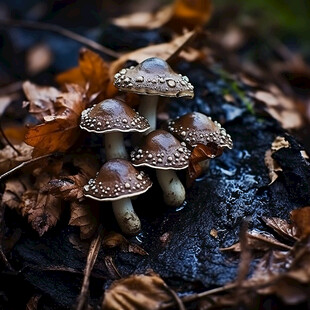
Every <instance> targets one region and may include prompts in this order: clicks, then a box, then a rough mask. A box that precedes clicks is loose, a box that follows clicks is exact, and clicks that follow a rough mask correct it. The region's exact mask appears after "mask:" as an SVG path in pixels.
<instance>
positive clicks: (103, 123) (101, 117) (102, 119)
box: [80, 99, 150, 160]
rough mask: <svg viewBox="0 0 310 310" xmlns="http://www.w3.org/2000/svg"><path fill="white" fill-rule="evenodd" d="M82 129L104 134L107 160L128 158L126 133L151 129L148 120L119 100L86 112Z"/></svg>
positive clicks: (83, 116) (95, 106) (108, 101)
mask: <svg viewBox="0 0 310 310" xmlns="http://www.w3.org/2000/svg"><path fill="white" fill-rule="evenodd" d="M80 128H82V129H85V130H87V131H88V132H95V133H103V134H104V137H105V138H104V139H105V151H106V158H107V160H109V159H111V158H124V159H127V158H128V154H127V151H126V148H125V145H124V141H123V133H124V132H143V131H145V130H147V129H148V128H150V125H149V122H148V120H147V119H146V118H145V117H144V116H141V115H139V113H138V112H136V111H135V110H133V109H132V108H131V107H129V106H128V105H126V104H125V102H123V101H121V100H118V99H106V100H103V101H102V102H100V103H98V104H96V105H93V106H92V107H90V108H88V109H86V110H84V111H83V112H82V115H81V123H80Z"/></svg>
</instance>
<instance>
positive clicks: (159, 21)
mask: <svg viewBox="0 0 310 310" xmlns="http://www.w3.org/2000/svg"><path fill="white" fill-rule="evenodd" d="M211 13H212V2H211V0H175V1H174V3H172V4H170V5H167V6H164V7H162V8H160V9H159V10H157V11H155V12H135V13H133V14H130V15H125V16H121V17H117V18H114V19H113V20H112V22H113V23H114V24H115V25H118V26H120V27H124V28H133V29H154V28H160V27H163V26H167V27H170V28H172V29H174V30H175V31H178V32H182V31H183V30H184V28H186V29H188V30H192V29H194V28H195V27H200V26H203V25H204V24H205V23H207V22H208V20H209V19H210V16H211Z"/></svg>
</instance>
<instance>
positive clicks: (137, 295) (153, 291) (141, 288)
mask: <svg viewBox="0 0 310 310" xmlns="http://www.w3.org/2000/svg"><path fill="white" fill-rule="evenodd" d="M170 300H171V295H170V294H169V292H168V291H167V288H166V284H165V282H164V281H163V280H162V279H161V278H160V277H159V276H158V275H156V274H152V275H143V274H140V275H131V276H129V277H128V278H124V279H121V280H117V281H114V282H113V283H112V285H111V286H110V288H109V289H108V290H107V291H106V292H105V294H104V300H103V303H102V309H104V310H119V309H122V310H132V309H135V310H139V309H140V310H154V309H158V308H159V307H160V305H161V304H163V303H164V302H168V301H170Z"/></svg>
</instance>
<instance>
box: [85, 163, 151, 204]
mask: <svg viewBox="0 0 310 310" xmlns="http://www.w3.org/2000/svg"><path fill="white" fill-rule="evenodd" d="M151 186H152V181H151V180H150V178H149V177H148V176H147V175H146V174H145V173H144V172H143V171H138V170H137V169H136V168H135V167H133V165H132V164H131V163H130V162H129V161H127V160H125V159H121V158H115V159H110V160H109V161H107V162H105V163H104V165H103V166H102V167H101V168H100V170H99V172H98V173H97V175H96V177H95V178H94V179H90V180H89V181H88V184H87V185H85V186H84V196H86V197H89V198H92V199H95V200H99V201H111V200H119V199H122V198H128V197H133V196H137V195H140V194H143V193H145V192H146V191H147V190H148V189H149V188H150V187H151Z"/></svg>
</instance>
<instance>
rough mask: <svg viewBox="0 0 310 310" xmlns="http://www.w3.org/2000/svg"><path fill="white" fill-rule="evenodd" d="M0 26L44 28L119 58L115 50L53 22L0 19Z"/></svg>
mask: <svg viewBox="0 0 310 310" xmlns="http://www.w3.org/2000/svg"><path fill="white" fill-rule="evenodd" d="M0 26H8V27H23V28H29V29H36V30H46V31H51V32H55V33H58V34H61V35H63V36H65V37H68V38H70V39H72V40H75V41H77V42H80V43H82V44H84V45H86V46H88V47H90V48H92V49H94V50H97V51H99V52H102V53H104V54H106V55H108V56H111V57H113V58H119V57H120V55H119V54H118V53H116V52H115V51H113V50H111V49H109V48H107V47H105V46H103V45H101V44H99V43H97V42H96V41H93V40H91V39H88V38H86V37H83V36H81V35H79V34H77V33H75V32H73V31H70V30H67V29H64V28H62V27H60V26H58V25H54V24H46V23H41V22H34V21H29V20H15V19H2V20H0Z"/></svg>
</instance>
